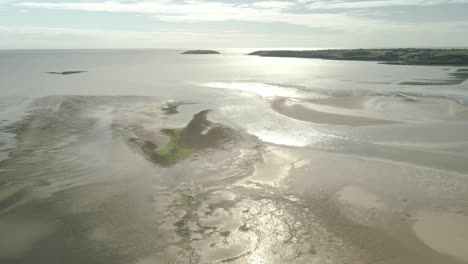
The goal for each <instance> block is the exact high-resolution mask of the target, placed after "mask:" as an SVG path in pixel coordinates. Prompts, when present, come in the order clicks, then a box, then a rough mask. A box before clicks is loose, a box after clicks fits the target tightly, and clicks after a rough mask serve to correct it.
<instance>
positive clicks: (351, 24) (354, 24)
mask: <svg viewBox="0 0 468 264" xmlns="http://www.w3.org/2000/svg"><path fill="white" fill-rule="evenodd" d="M295 4H296V3H293V2H289V3H288V2H283V1H263V2H255V3H252V4H239V3H224V2H207V1H186V2H182V3H181V2H171V1H156V2H155V1H152V2H148V1H143V2H125V3H124V2H66V3H63V2H62V3H58V2H22V3H18V4H16V6H19V7H22V8H25V7H28V8H46V9H57V10H78V11H89V12H112V13H140V14H151V15H153V16H154V17H156V18H157V19H160V20H163V21H172V22H223V21H248V22H282V23H288V24H293V25H302V26H308V27H311V28H322V29H323V28H328V29H355V28H361V27H365V26H368V25H369V23H368V22H369V21H366V19H363V18H356V17H353V16H351V15H349V14H304V13H301V14H298V13H288V12H286V11H285V10H286V9H287V8H290V7H292V6H293V5H295ZM371 22H372V24H373V25H385V24H388V23H387V22H385V21H378V20H376V19H373V20H372V21H371Z"/></svg>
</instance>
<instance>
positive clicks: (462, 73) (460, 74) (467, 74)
mask: <svg viewBox="0 0 468 264" xmlns="http://www.w3.org/2000/svg"><path fill="white" fill-rule="evenodd" d="M450 75H452V76H453V77H455V78H457V79H461V80H463V81H465V80H467V79H468V69H458V70H456V71H455V72H452V73H450Z"/></svg>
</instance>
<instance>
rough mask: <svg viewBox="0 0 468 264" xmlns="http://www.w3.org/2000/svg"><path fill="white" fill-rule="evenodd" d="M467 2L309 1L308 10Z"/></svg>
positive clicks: (400, 0) (453, 0) (440, 0)
mask: <svg viewBox="0 0 468 264" xmlns="http://www.w3.org/2000/svg"><path fill="white" fill-rule="evenodd" d="M467 3H468V0H370V1H353V2H350V1H311V2H310V3H309V4H308V5H307V6H308V8H310V9H365V8H381V7H390V6H436V5H453V4H467Z"/></svg>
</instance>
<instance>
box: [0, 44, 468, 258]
mask: <svg viewBox="0 0 468 264" xmlns="http://www.w3.org/2000/svg"><path fill="white" fill-rule="evenodd" d="M181 52H182V51H180V50H26V51H19V50H18V51H0V234H1V237H0V262H1V263H57V262H66V263H138V264H140V263H221V262H224V263H226V262H229V263H231V262H232V263H377V261H384V260H385V261H388V262H381V263H466V262H467V261H468V259H467V256H466V252H464V250H463V247H460V246H459V245H456V244H457V243H465V242H466V237H462V238H460V237H457V235H459V234H463V232H466V230H467V229H468V227H467V224H466V221H463V220H461V219H465V218H464V217H466V215H468V207H467V205H468V163H467V160H468V133H467V131H468V81H465V80H459V81H458V83H457V84H451V85H447V84H446V82H447V81H453V80H456V78H455V77H454V76H453V75H452V74H453V73H454V72H456V71H459V70H463V69H465V68H466V67H465V68H463V67H451V66H405V65H386V64H380V63H376V62H352V61H327V60H315V59H297V58H264V57H256V56H247V55H245V53H247V51H246V50H234V49H233V50H221V52H222V54H220V55H181V54H180V53H181ZM62 71H85V72H82V73H77V74H70V75H61V74H49V73H48V72H62ZM174 106H175V108H174V109H176V111H174V112H171V111H167V109H170V108H171V107H174ZM204 111H209V112H206V113H207V114H206V117H203V118H206V120H205V119H203V118H202V117H201V116H202V114H201V113H205V112H204ZM198 113H200V114H199V115H197V114H198ZM190 124H192V125H190ZM184 127H185V128H186V130H187V131H189V130H190V129H189V127H191V128H192V130H193V131H194V130H196V129H194V128H193V127H195V128H197V127H201V128H202V129H201V130H200V131H198V132H197V131H196V133H195V132H193V131H192V130H190V131H192V132H193V133H195V134H188V136H187V137H188V140H191V141H190V142H191V144H192V145H193V146H194V147H193V150H191V151H192V152H191V154H190V156H189V157H185V158H182V159H180V160H178V162H176V163H170V164H169V165H168V164H161V163H158V161H155V160H154V159H153V160H151V157H148V155H147V154H145V153H146V152H145V150H144V148H141V149H140V148H139V147H138V144H137V145H134V144H133V143H132V142H136V141H138V142H139V141H141V142H143V141H144V142H152V143H153V144H154V145H158V147H159V144H163V143H164V144H165V143H167V142H168V141H169V140H170V139H168V138H167V136H164V134H161V131H162V130H164V129H174V128H184ZM216 129H218V130H217V131H222V132H217V133H218V134H216V133H215V132H213V133H211V134H210V131H215V130H216ZM192 132H190V133H192ZM204 136H205V137H204ZM218 137H220V138H221V139H219V138H218ZM432 224H434V225H438V228H439V229H441V230H445V229H444V228H446V229H447V228H449V229H447V230H446V231H444V232H442V235H436V237H440V239H438V240H437V239H436V240H437V241H436V242H434V239H433V237H434V234H433V230H431V229H430V228H424V227H425V226H430V225H432ZM453 226H456V230H457V231H458V232H453V231H452V229H450V228H453ZM454 233H455V235H453V234H454ZM454 236H455V238H453V237H454ZM376 241H379V242H378V243H376ZM440 241H442V242H443V243H441V242H440ZM460 241H461V242H460ZM440 244H442V246H441V245H440ZM446 245H453V246H449V247H448V249H447V246H446ZM465 245H466V244H465ZM459 248H460V249H459Z"/></svg>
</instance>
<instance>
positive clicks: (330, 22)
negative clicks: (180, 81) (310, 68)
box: [0, 0, 468, 48]
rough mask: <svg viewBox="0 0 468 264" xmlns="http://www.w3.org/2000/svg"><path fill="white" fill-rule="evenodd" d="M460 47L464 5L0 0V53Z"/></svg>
mask: <svg viewBox="0 0 468 264" xmlns="http://www.w3.org/2000/svg"><path fill="white" fill-rule="evenodd" d="M416 46H417V47H462V46H463V47H467V46H468V0H352V1H350V0H294V1H249V0H234V1H227V0H212V1H196V0H195V1H194V0H185V1H184V0H149V1H139V0H126V1H115V0H114V1H95V0H94V1H93V0H90V1H75V0H68V1H60V0H25V1H21V0H0V48H228V47H232V48H249V47H255V48H267V47H272V48H273V47H298V48H301V47H302V48H313V47H337V48H344V47H416Z"/></svg>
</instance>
